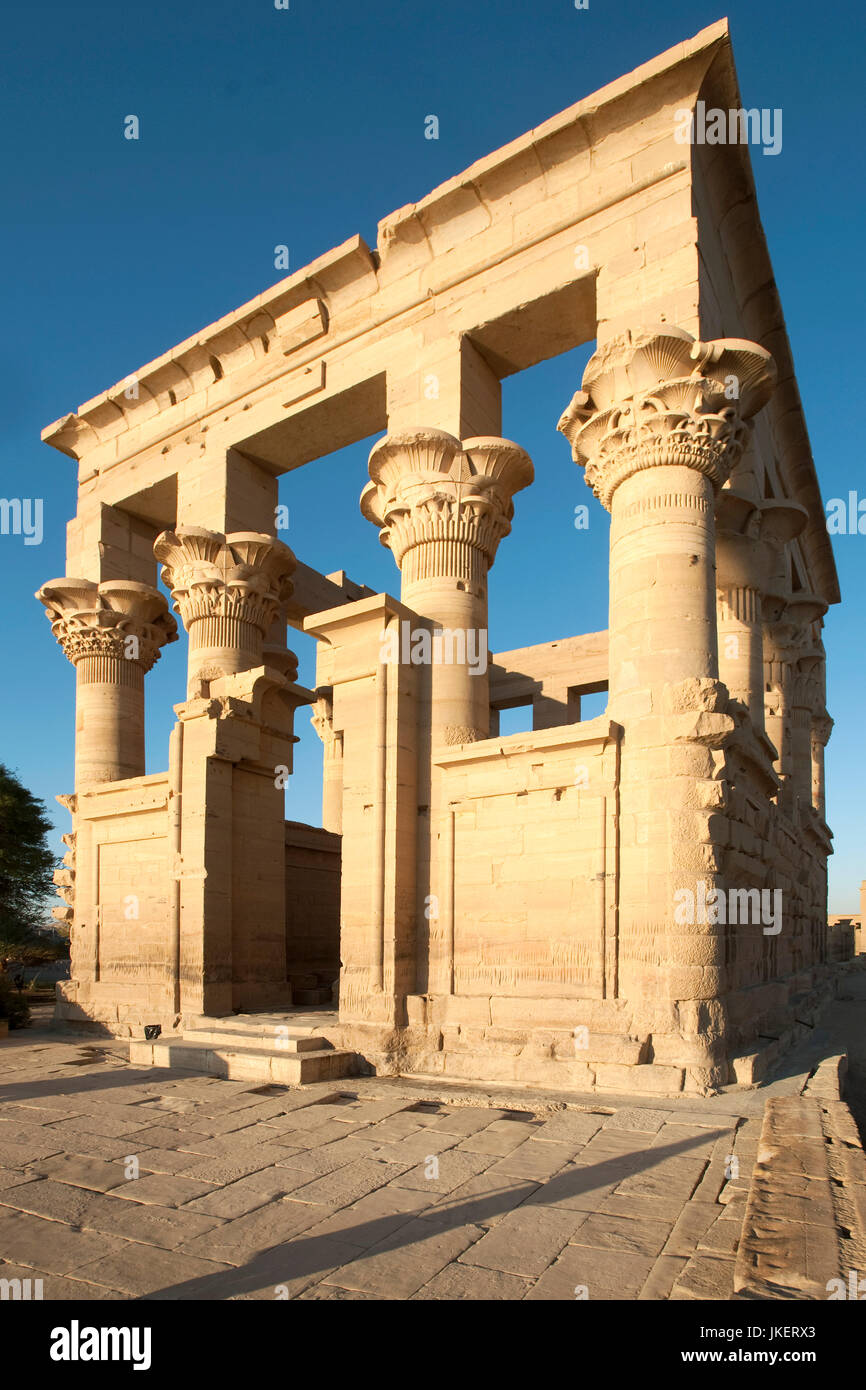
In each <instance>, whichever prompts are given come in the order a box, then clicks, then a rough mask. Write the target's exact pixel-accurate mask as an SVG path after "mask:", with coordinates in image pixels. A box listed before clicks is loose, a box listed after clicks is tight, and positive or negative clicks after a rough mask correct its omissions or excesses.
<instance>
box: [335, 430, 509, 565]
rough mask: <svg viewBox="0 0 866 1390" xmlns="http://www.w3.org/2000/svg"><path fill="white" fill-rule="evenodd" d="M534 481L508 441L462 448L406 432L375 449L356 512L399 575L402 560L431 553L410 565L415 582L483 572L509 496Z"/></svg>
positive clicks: (504, 526) (434, 433)
mask: <svg viewBox="0 0 866 1390" xmlns="http://www.w3.org/2000/svg"><path fill="white" fill-rule="evenodd" d="M533 477H534V471H533V467H532V461H531V460H530V458H529V455H528V454H526V453H525V452H524V451H523V449H521V448H519V447H518V445H516V444H512V443H511V441H510V440H507V439H496V438H486V437H485V438H478V439H467V440H465V441H464V442H463V443H462V444H461V442H460V440H459V439H455V438H454V436H453V435H450V434H446V433H445V432H444V430H434V429H417V430H405V431H402V432H401V433H399V434H391V435H386V436H385V438H384V439H382V440H380V441H379V443H378V444H376V445H375V447H374V448H373V451H372V453H371V454H370V479H371V481H370V482H369V483H368V484H367V486H366V487H365V488H364V491H363V492H362V494H361V511H362V513H363V514H364V516H365V517H366V518H367V520H368V521H372V522H373V523H374V524H375V525H377V526H379V527H380V528H381V531H380V535H379V539H380V541H381V542H382V544H383V545H386V546H388V547H389V548H390V549H391V551H392V552H393V554H394V558H395V560H396V561H397V564H398V565H400V567H401V569H403V568H404V566H403V560H404V556H407V555H408V554H410V553H411V552H414V551H415V550H416V549H417V548H418V547H425V549H426V547H428V546H432V547H433V550H434V552H435V554H433V555H428V556H427V557H426V558H425V559H424V560H421V561H420V562H415V564H414V567H415V568H419V564H420V568H419V573H418V574H417V575H416V576H415V577H416V578H424V577H427V576H428V575H430V576H432V575H434V574H449V573H458V572H459V573H463V571H464V570H465V569H466V568H467V565H468V567H469V569H470V571H472V570H474V569H476V568H477V567H478V565H479V564H480V563H482V562H483V563H484V564H485V566H486V568H489V567H490V566H491V565H492V564H493V561H494V558H495V556H496V549H497V546H498V545H499V542H500V541H501V539H502V537H503V536H507V535H508V532H509V531H510V529H511V519H512V517H513V516H514V504H513V502H512V498H513V496H514V493H515V492H519V491H520V490H521V488H525V487H528V486H529V484H530V483H531V482H532V479H533ZM470 552H475V554H474V555H472V554H470ZM404 578H405V570H404Z"/></svg>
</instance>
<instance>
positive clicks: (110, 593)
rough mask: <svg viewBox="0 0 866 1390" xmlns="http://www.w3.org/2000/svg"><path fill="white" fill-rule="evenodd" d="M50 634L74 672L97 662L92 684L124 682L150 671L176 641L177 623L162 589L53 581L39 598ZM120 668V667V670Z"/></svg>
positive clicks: (129, 582)
mask: <svg viewBox="0 0 866 1390" xmlns="http://www.w3.org/2000/svg"><path fill="white" fill-rule="evenodd" d="M36 597H37V598H38V599H39V602H40V603H42V604H44V605H45V611H46V613H47V615H48V620H49V622H50V623H51V631H52V632H53V633H54V636H55V637H56V638H57V641H58V642H59V643H60V646H61V647H62V648H63V651H64V652H65V654H66V656H67V657H68V658H69V660H70V661H71V662H72V664H73V665H74V666H77V665H78V664H79V663H80V662H82V661H84V660H85V658H97V659H98V660H97V662H95V663H89V666H92V670H91V671H90V674H91V675H92V676H93V678H94V679H101V680H106V681H109V682H111V681H122V680H123V678H124V676H129V677H133V676H135V677H136V678H137V677H138V676H140V674H142V673H143V672H145V671H149V670H150V668H151V667H152V666H153V664H154V662H156V661H157V660H158V659H159V654H160V649H161V648H162V647H164V646H165V645H166V644H167V643H169V642H176V641H177V623H176V622H175V620H174V618H173V617H172V616H171V614H170V613H169V611H168V604H167V603H166V601H165V598H164V597H163V595H162V594H161V593H160V592H159V590H158V589H154V588H152V587H151V586H150V585H149V584H139V583H137V582H135V581H133V580H122V579H110V580H103V582H102V583H101V584H97V583H95V582H94V581H92V580H89V579H52V580H51V581H50V582H49V583H48V584H43V586H42V588H41V589H39V591H38V592H37V594H36ZM118 663H120V664H119V665H118Z"/></svg>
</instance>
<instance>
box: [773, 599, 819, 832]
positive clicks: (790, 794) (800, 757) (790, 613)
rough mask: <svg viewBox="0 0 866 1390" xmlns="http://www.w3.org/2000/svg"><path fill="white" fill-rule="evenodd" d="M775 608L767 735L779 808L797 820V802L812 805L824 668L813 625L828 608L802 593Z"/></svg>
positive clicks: (776, 605)
mask: <svg viewBox="0 0 866 1390" xmlns="http://www.w3.org/2000/svg"><path fill="white" fill-rule="evenodd" d="M772 603H773V605H774V607H773V610H772V612H771V615H770V616H771V621H770V623H769V624H768V626H767V629H766V631H765V644H764V676H765V686H766V690H765V700H766V718H767V733H768V735H769V737H770V739H771V741H772V742H773V744H774V745H775V747H776V751H777V753H778V755H779V756H778V759H777V762H776V769H777V771H778V773H779V776H780V777H781V779H782V783H783V786H782V792H781V795H780V805H782V806H783V807H784V809H785V810H786V811H787V812H788V814H793V812H794V808H795V800H796V799H797V798H799V800H800V801H802V802H803V804H810V803H811V751H810V738H811V721H812V713H813V710H814V708H815V706H816V704H817V703H818V702H819V701H818V696H817V694H816V690H815V688H814V684H813V682H812V680H811V677H812V673H813V671H814V670H815V669H816V667H817V666H818V665H819V664H820V652H819V651H818V650H817V649H816V647H815V643H814V638H813V637H812V624H813V623H814V622H815V621H816V620H817V619H818V618H820V617H821V616H822V615H823V614H824V613H825V612H826V611H827V605H826V603H825V602H824V600H823V599H821V598H819V597H818V596H817V595H816V594H810V593H806V592H805V591H803V590H800V591H797V592H796V593H790V592H789V593H788V594H787V595H782V594H777V595H774V596H773V597H772Z"/></svg>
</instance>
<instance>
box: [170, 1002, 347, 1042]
mask: <svg viewBox="0 0 866 1390" xmlns="http://www.w3.org/2000/svg"><path fill="white" fill-rule="evenodd" d="M337 1021H338V1015H337V1011H336V1009H311V1010H304V1009H281V1010H269V1011H268V1012H266V1013H259V1014H194V1015H192V1016H191V1017H190V1018H189V1019H188V1020H187V1021H186V1023H185V1025H184V1028H185V1031H186V1032H195V1031H197V1030H199V1029H219V1030H220V1031H221V1032H229V1033H249V1032H259V1033H261V1034H262V1035H263V1036H265V1035H267V1034H268V1033H269V1032H270V1033H271V1034H273V1030H274V1029H275V1028H287V1029H288V1030H289V1034H290V1035H291V1036H295V1035H297V1036H298V1037H312V1036H314V1035H315V1034H319V1033H322V1032H323V1030H324V1029H326V1028H328V1027H334V1026H335V1025H336V1024H337Z"/></svg>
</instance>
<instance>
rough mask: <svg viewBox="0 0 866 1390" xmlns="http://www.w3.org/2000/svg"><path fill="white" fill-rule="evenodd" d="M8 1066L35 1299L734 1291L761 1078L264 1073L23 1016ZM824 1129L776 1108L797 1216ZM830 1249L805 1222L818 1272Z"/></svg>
mask: <svg viewBox="0 0 866 1390" xmlns="http://www.w3.org/2000/svg"><path fill="white" fill-rule="evenodd" d="M7 1059H8V1062H9V1065H8V1066H7V1065H6V1062H7ZM3 1062H4V1070H3V1079H2V1083H0V1279H2V1278H9V1279H12V1278H16V1277H18V1278H27V1277H30V1278H36V1277H40V1278H42V1279H43V1282H44V1296H45V1297H46V1298H51V1299H58V1300H75V1299H78V1298H82V1299H87V1300H98V1299H108V1300H117V1299H137V1298H144V1299H169V1298H171V1299H180V1300H223V1299H241V1300H246V1299H258V1300H262V1299H278V1298H280V1299H282V1298H288V1299H299V1300H301V1301H303V1300H310V1299H317V1300H332V1301H341V1300H361V1301H363V1300H370V1301H379V1300H393V1299H411V1300H413V1301H418V1300H423V1299H430V1300H431V1301H449V1300H455V1299H463V1300H469V1299H471V1300H491V1301H521V1300H523V1299H524V1298H525V1299H529V1300H531V1301H535V1300H546V1299H554V1300H555V1299H568V1300H569V1301H574V1300H575V1299H576V1298H582V1297H583V1296H584V1291H585V1296H587V1297H589V1298H590V1299H602V1300H611V1299H625V1300H629V1299H637V1298H640V1299H642V1300H647V1299H659V1300H661V1299H699V1298H709V1299H727V1298H731V1297H732V1296H733V1278H734V1267H735V1256H736V1252H737V1248H738V1242H739V1238H740V1231H741V1226H742V1221H743V1214H744V1210H745V1201H746V1194H747V1192H748V1189H749V1180H750V1176H751V1173H752V1170H753V1168H754V1166H755V1164H756V1163H757V1162H758V1157H759V1148H760V1144H759V1137H760V1115H761V1109H762V1106H763V1098H762V1097H757V1096H756V1095H755V1094H754V1093H726V1094H723V1095H720V1096H717V1097H713V1098H711V1099H707V1100H702V1099H700V1098H697V1097H693V1096H692V1097H688V1098H682V1099H681V1100H680V1101H677V1100H675V1099H673V1098H664V1097H659V1096H655V1095H653V1096H649V1097H647V1099H646V1103H644V1101H642V1100H641V1099H640V1098H630V1097H620V1096H617V1097H597V1096H595V1095H593V1096H592V1097H591V1098H587V1100H586V1102H585V1103H580V1102H576V1101H575V1098H574V1097H570V1098H569V1097H557V1096H553V1095H550V1094H549V1093H541V1094H540V1093H537V1092H534V1093H533V1092H530V1091H527V1090H522V1091H516V1090H509V1089H508V1088H505V1087H501V1088H491V1087H472V1086H470V1085H468V1084H467V1085H457V1086H448V1087H446V1088H445V1089H444V1090H442V1089H437V1087H436V1085H435V1084H434V1083H433V1082H429V1081H425V1082H415V1081H414V1080H413V1079H411V1078H375V1077H373V1078H354V1079H352V1080H346V1081H341V1082H338V1083H326V1082H322V1083H316V1084H315V1085H312V1086H308V1087H304V1088H295V1089H291V1088H287V1087H280V1086H267V1087H264V1086H262V1087H257V1086H255V1085H253V1084H251V1083H245V1082H242V1081H221V1080H218V1079H216V1078H212V1077H206V1076H196V1075H184V1074H181V1073H166V1072H165V1071H161V1070H159V1069H153V1068H149V1067H144V1066H142V1067H132V1066H130V1065H129V1064H128V1062H127V1061H126V1056H125V1052H124V1045H123V1044H121V1043H118V1042H117V1041H116V1040H107V1042H106V1044H105V1045H104V1046H100V1047H94V1046H92V1045H91V1044H86V1045H85V1044H83V1043H82V1042H81V1040H80V1039H76V1038H74V1037H64V1036H63V1035H50V1034H42V1035H40V1034H38V1033H37V1032H36V1031H35V1030H32V1031H31V1032H30V1033H29V1034H22V1035H20V1036H19V1037H16V1038H15V1039H14V1040H13V1041H12V1042H10V1043H5V1044H4V1045H3ZM79 1063H82V1064H83V1065H79ZM774 1094H777V1095H778V1096H779V1097H780V1099H782V1100H784V1098H785V1097H787V1096H789V1095H796V1094H798V1092H797V1090H796V1088H795V1087H794V1086H793V1085H789V1084H788V1082H787V1081H786V1082H785V1083H784V1084H780V1085H779V1086H778V1087H777V1089H776V1091H775V1092H774ZM842 1119H843V1120H844V1117H842ZM840 1123H841V1121H840ZM804 1124H805V1131H804ZM810 1124H811V1128H810ZM814 1130H815V1126H814V1123H811V1122H809V1121H806V1122H804V1121H803V1120H802V1118H799V1119H797V1118H795V1109H794V1108H793V1107H791V1106H786V1105H784V1104H782V1105H780V1106H779V1108H778V1119H777V1123H776V1128H775V1131H774V1138H775V1140H776V1141H777V1143H776V1147H777V1149H779V1150H780V1151H782V1154H783V1156H782V1162H781V1165H780V1172H781V1175H782V1176H781V1178H780V1180H781V1181H784V1183H785V1184H786V1189H785V1195H786V1199H787V1203H788V1206H789V1208H790V1212H791V1216H792V1220H795V1221H796V1219H797V1218H798V1217H799V1219H800V1221H801V1223H803V1224H806V1221H807V1219H808V1224H809V1225H810V1226H814V1224H815V1222H816V1220H818V1219H819V1218H820V1219H824V1218H826V1213H825V1212H821V1213H819V1212H818V1210H817V1208H813V1209H812V1210H811V1211H809V1210H808V1207H807V1206H806V1205H805V1201H806V1193H807V1190H810V1185H811V1187H813V1186H814V1184H813V1178H812V1174H813V1173H814V1172H815V1171H817V1170H818V1169H820V1168H821V1160H820V1155H819V1153H818V1148H817V1145H818V1138H817V1136H816V1134H815V1133H814ZM795 1131H797V1132H796V1133H795ZM794 1140H796V1145H795V1147H796V1157H795V1158H792V1159H790V1160H788V1161H786V1159H785V1156H784V1150H785V1148H786V1146H787V1145H789V1144H793V1141H794ZM843 1141H844V1136H843ZM732 1157H733V1159H735V1160H736V1161H735V1163H733V1166H732V1163H731V1160H732ZM130 1158H135V1159H136V1160H137V1165H138V1166H137V1169H136V1168H133V1169H130V1165H129V1162H128V1160H129V1159H130ZM822 1171H823V1170H822ZM136 1173H137V1176H136ZM754 1215H755V1216H756V1217H763V1212H762V1211H761V1209H760V1207H759V1206H756V1207H755V1208H754ZM767 1215H768V1216H770V1213H767ZM822 1258H823V1252H822V1249H821V1248H819V1247H818V1246H816V1245H815V1243H814V1241H813V1242H812V1245H811V1247H810V1252H809V1259H810V1262H811V1263H810V1270H811V1268H812V1265H814V1263H815V1261H816V1260H817V1261H818V1262H819V1263H820V1260H821V1259H822ZM816 1277H817V1276H816Z"/></svg>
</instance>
